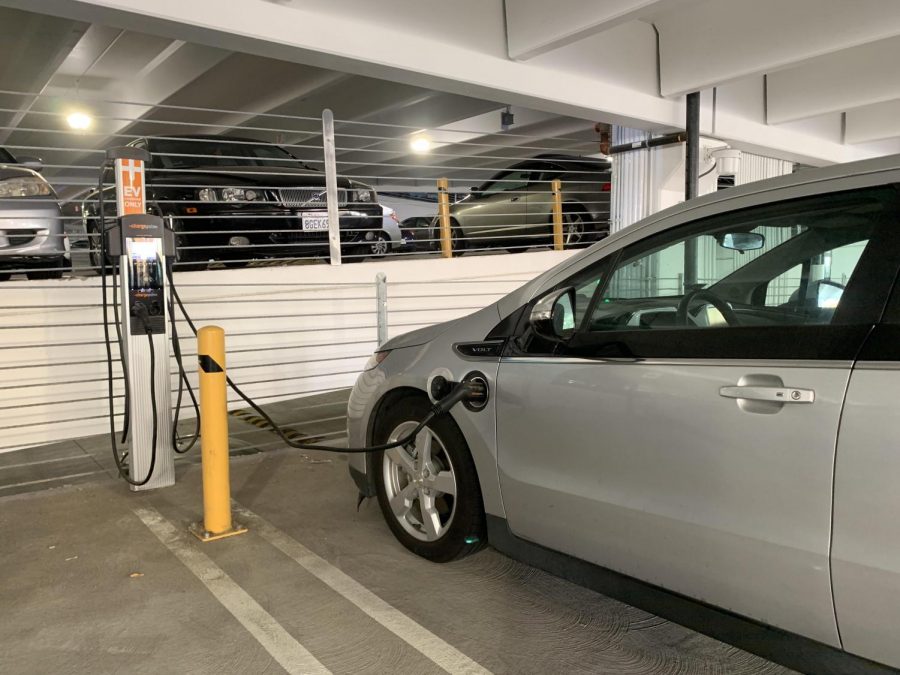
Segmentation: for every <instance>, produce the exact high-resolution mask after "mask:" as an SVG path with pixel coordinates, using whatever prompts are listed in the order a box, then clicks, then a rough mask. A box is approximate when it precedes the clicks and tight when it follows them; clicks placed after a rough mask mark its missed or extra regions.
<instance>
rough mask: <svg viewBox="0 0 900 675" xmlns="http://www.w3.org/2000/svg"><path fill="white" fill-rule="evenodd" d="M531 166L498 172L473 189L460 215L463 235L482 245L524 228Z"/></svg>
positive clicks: (500, 242) (517, 232)
mask: <svg viewBox="0 0 900 675" xmlns="http://www.w3.org/2000/svg"><path fill="white" fill-rule="evenodd" d="M532 173H533V172H532V171H531V169H528V168H523V169H515V170H513V171H507V172H505V173H503V174H500V175H499V176H498V177H497V178H495V179H494V180H492V181H491V182H489V183H487V184H486V185H483V186H482V187H481V189H480V190H479V191H477V192H476V196H475V199H473V200H471V201H470V202H469V203H467V204H466V206H465V210H464V213H462V214H461V215H460V217H461V222H460V225H461V226H462V228H463V234H464V236H465V237H466V238H467V239H468V240H470V241H473V242H477V243H480V244H482V245H487V246H490V245H502V244H504V243H505V242H506V241H507V240H508V239H509V238H510V237H513V236H517V235H518V234H521V233H522V232H524V231H525V229H526V227H527V204H528V199H527V195H528V188H529V184H530V181H531V176H532Z"/></svg>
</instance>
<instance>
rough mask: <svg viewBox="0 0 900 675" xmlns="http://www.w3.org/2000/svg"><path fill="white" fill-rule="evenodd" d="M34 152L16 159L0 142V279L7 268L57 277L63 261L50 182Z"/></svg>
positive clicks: (61, 235) (9, 271)
mask: <svg viewBox="0 0 900 675" xmlns="http://www.w3.org/2000/svg"><path fill="white" fill-rule="evenodd" d="M40 169H41V161H40V160H39V159H37V158H36V157H25V156H22V157H19V158H18V159H16V157H14V156H13V155H12V154H11V153H10V152H9V151H8V150H6V149H5V148H0V281H7V280H8V279H9V278H10V276H11V275H12V270H25V271H26V272H25V273H26V275H27V276H28V278H29V279H58V278H59V277H61V276H62V273H63V269H62V268H63V267H64V266H65V264H66V255H67V248H66V244H67V240H66V237H65V232H64V231H63V221H62V218H61V217H60V216H61V213H60V210H59V204H58V203H57V200H56V192H54V190H53V188H52V187H51V186H50V183H48V182H47V181H46V179H45V178H44V177H43V176H41V174H40V173H38V172H39V171H40Z"/></svg>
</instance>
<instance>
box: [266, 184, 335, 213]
mask: <svg viewBox="0 0 900 675" xmlns="http://www.w3.org/2000/svg"><path fill="white" fill-rule="evenodd" d="M278 201H280V202H281V203H282V204H283V205H284V206H287V207H288V208H295V209H297V208H304V207H309V208H322V209H324V208H325V207H326V206H327V204H326V201H325V190H324V189H322V188H284V189H281V190H279V191H278ZM338 206H347V191H346V190H344V189H339V190H338Z"/></svg>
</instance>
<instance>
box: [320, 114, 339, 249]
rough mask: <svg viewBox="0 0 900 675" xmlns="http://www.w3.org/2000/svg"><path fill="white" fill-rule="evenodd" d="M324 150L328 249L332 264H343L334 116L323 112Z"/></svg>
mask: <svg viewBox="0 0 900 675" xmlns="http://www.w3.org/2000/svg"><path fill="white" fill-rule="evenodd" d="M322 148H323V151H324V155H325V201H326V204H327V206H328V247H329V250H330V253H331V264H332V265H340V264H341V221H340V216H339V214H338V186H337V162H336V160H337V155H336V151H335V146H334V114H333V113H332V112H331V110H330V109H328V108H325V110H323V111H322Z"/></svg>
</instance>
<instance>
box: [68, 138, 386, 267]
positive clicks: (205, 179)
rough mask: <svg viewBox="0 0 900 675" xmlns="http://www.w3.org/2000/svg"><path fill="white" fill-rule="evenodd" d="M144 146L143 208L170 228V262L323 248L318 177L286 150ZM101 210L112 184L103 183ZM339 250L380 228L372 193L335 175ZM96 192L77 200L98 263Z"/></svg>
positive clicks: (354, 255)
mask: <svg viewBox="0 0 900 675" xmlns="http://www.w3.org/2000/svg"><path fill="white" fill-rule="evenodd" d="M129 145H131V146H134V147H138V148H143V149H146V150H149V152H150V153H151V155H152V161H151V162H150V166H149V167H148V168H147V176H146V182H147V210H148V212H151V213H157V214H159V215H162V216H163V217H164V218H165V219H166V220H168V221H169V222H170V223H171V226H172V228H173V229H174V230H175V233H176V247H177V256H176V265H177V266H180V267H187V266H190V267H205V266H206V264H207V263H208V262H209V261H210V260H232V261H246V260H248V259H250V258H262V257H297V256H314V255H325V254H327V252H328V218H327V205H326V200H325V177H324V174H322V173H321V172H320V171H317V170H316V169H314V168H311V167H309V166H307V165H306V164H304V163H303V162H302V161H301V160H299V159H297V158H296V157H294V156H293V155H291V154H290V153H289V152H288V151H287V150H285V149H284V148H282V147H280V146H278V145H274V144H272V143H264V142H262V141H258V140H254V139H248V138H238V137H229V136H167V137H165V138H153V137H150V138H140V139H138V140H135V141H133V142H132V143H130V144H129ZM107 190H109V193H108V195H107V196H108V203H109V209H108V211H107V214H108V216H111V215H113V212H114V200H113V199H112V195H113V194H114V193H113V190H114V187H108V188H107ZM338 200H339V209H340V227H341V250H342V252H343V253H344V254H346V255H347V256H348V260H353V259H360V256H361V255H363V254H365V253H366V251H368V250H369V245H368V244H366V243H365V241H366V236H367V234H369V233H370V232H378V231H380V230H381V224H382V210H381V206H380V205H379V204H378V199H377V195H376V194H375V191H374V190H373V189H372V188H371V187H369V186H368V185H365V184H364V183H359V182H357V181H352V180H350V179H348V178H344V177H340V176H339V177H338ZM95 202H96V190H94V191H92V192H91V193H90V194H89V195H88V196H87V199H86V201H85V202H84V204H83V207H82V212H83V213H84V214H85V227H86V228H87V231H88V234H89V235H92V236H91V237H90V241H91V246H92V258H93V261H94V262H93V264H95V265H99V262H100V258H99V237H98V236H97V232H98V222H97V220H96V218H95V217H94V215H95V214H96V203H95Z"/></svg>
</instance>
